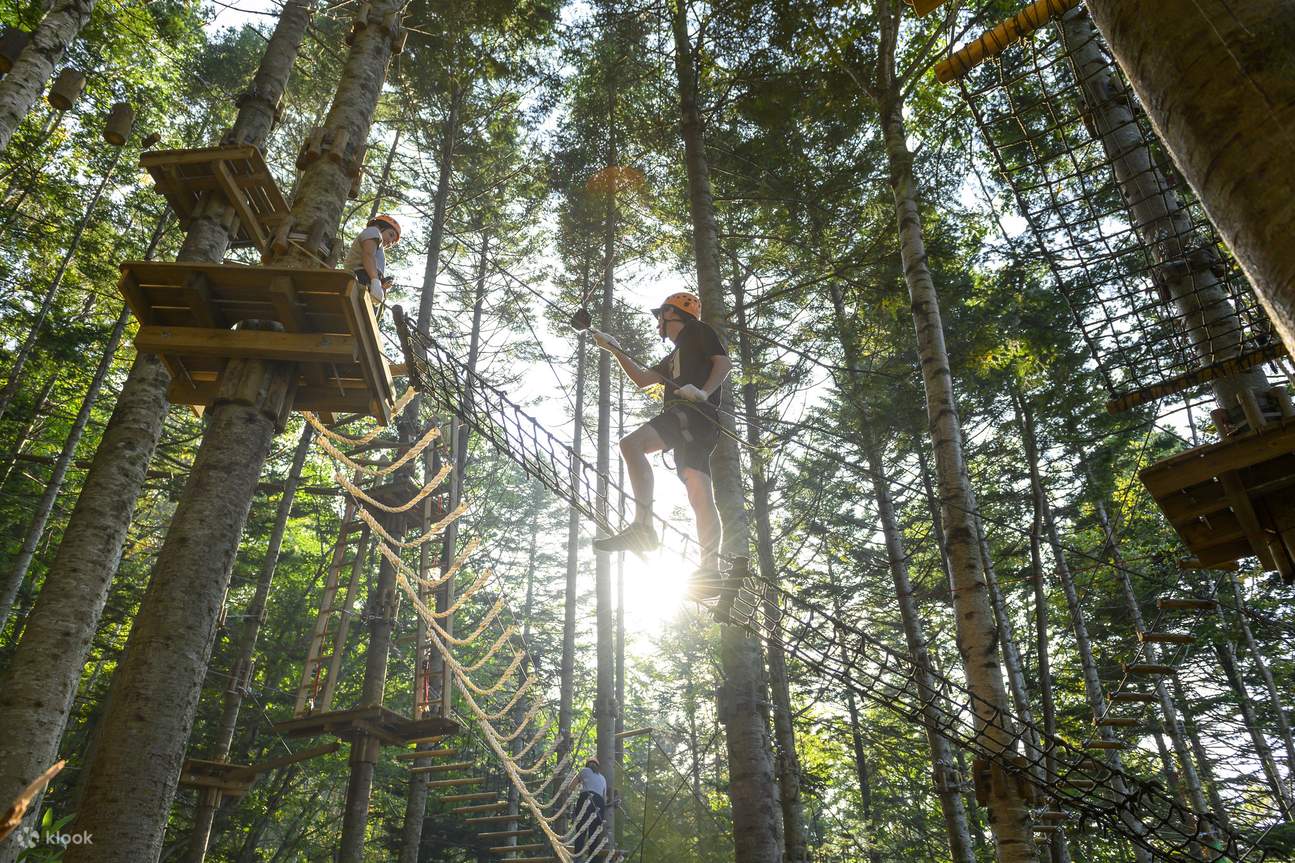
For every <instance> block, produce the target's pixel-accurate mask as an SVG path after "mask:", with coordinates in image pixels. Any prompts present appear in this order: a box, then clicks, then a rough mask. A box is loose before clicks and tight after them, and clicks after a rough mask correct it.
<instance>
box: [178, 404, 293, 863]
mask: <svg viewBox="0 0 1295 863" xmlns="http://www.w3.org/2000/svg"><path fill="white" fill-rule="evenodd" d="M313 432H314V428H313V427H312V426H311V425H310V424H309V423H302V428H301V438H300V439H299V440H298V441H297V448H296V450H295V451H294V452H293V454H292V465H291V467H289V468H288V475H287V476H286V477H284V480H283V492H282V494H280V495H279V505H278V508H277V509H276V510H275V514H274V527H273V528H271V529H270V539H269V542H267V543H266V547H265V557H264V558H263V559H262V560H261V571H260V572H259V573H258V575H257V579H256V591H255V592H254V593H253V594H252V599H251V601H250V602H248V604H247V609H246V612H245V614H244V616H243V629H242V632H241V633H239V638H238V647H237V650H238V654H237V656H235V657H234V662H233V664H232V665H231V666H230V670H229V685H228V686H227V687H226V688H225V694H224V704H223V706H222V709H221V714H220V722H219V723H218V724H217V726H216V737H215V739H214V740H213V741H212V743H211V746H210V749H209V752H208V755H209V756H210V758H211V760H213V761H228V760H229V750H230V747H231V746H233V744H234V729H235V728H237V727H238V713H239V710H240V708H241V707H242V705H243V695H244V693H245V692H246V689H245V687H249V686H250V685H251V682H252V657H253V656H254V655H255V654H256V641H257V638H258V637H259V636H260V634H261V626H262V624H264V623H265V614H266V605H267V603H268V602H269V598H270V586H271V584H272V583H273V581H274V570H275V567H277V566H278V564H279V550H280V548H282V546H283V534H284V532H285V531H286V530H287V528H288V518H289V517H290V516H291V515H292V501H293V498H294V497H295V496H296V494H297V483H298V482H299V481H300V480H301V471H302V468H303V467H304V466H305V464H306V456H307V455H309V453H310V443H311V441H312V440H313V437H314V435H313ZM219 804H220V795H219V794H214V793H210V792H208V791H206V790H205V789H204V790H203V791H200V792H199V795H198V809H197V811H196V812H195V813H194V816H193V828H192V830H191V831H190V833H189V844H188V848H187V850H186V852H185V855H184V860H185V863H202V861H203V858H205V857H206V856H207V846H208V844H209V843H210V840H211V825H212V822H213V821H214V820H215V817H216V808H217V806H218V805H219Z"/></svg>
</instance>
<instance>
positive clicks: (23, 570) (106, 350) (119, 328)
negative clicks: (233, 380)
mask: <svg viewBox="0 0 1295 863" xmlns="http://www.w3.org/2000/svg"><path fill="white" fill-rule="evenodd" d="M169 216H170V212H169V211H167V212H166V213H164V214H163V215H162V217H161V218H159V219H158V220H157V225H156V227H154V229H153V235H152V237H151V238H150V239H149V243H148V249H147V250H146V251H145V253H144V258H145V260H149V259H151V258H152V257H153V253H154V252H155V251H157V245H158V243H159V242H161V240H162V233H163V231H164V230H165V229H166V223H167V221H169ZM129 322H130V309H129V308H127V307H126V306H125V305H123V306H122V308H121V311H120V312H118V314H117V320H116V322H115V323H114V324H113V328H112V330H111V332H109V333H108V341H107V342H106V343H105V344H104V346H103V354H102V356H100V358H99V365H98V366H97V367H96V368H95V370H94V376H93V377H92V378H91V379H90V386H89V387H88V388H87V389H86V393H85V395H84V396H83V397H82V399H81V407H80V408H78V409H77V412H76V417H75V418H74V419H73V420H72V427H71V428H70V429H68V433H67V437H66V438H64V439H63V448H62V449H61V450H60V451H59V454H58V458H57V459H55V461H54V467H53V469H52V470H51V471H50V476H49V479H48V480H47V481H46V483H45V491H44V492H43V493H42V494H41V497H40V500H38V501H37V502H36V510H35V512H34V513H32V519H31V524H29V525H28V527H27V533H26V538H25V539H24V540H23V545H22V548H21V549H19V551H18V558H17V560H16V561H15V562H14V565H13V571H12V572H11V573H10V575H9V578H8V581H7V582H6V583H5V589H6V591H7V590H8V589H9V588H11V587H12V590H13V592H14V593H15V594H16V593H17V590H18V586H19V585H20V584H22V581H23V579H24V578H26V577H27V570H28V568H29V567H30V566H31V562H32V558H33V557H34V556H35V554H36V546H37V545H38V544H39V543H40V540H41V537H42V536H44V534H45V525H46V524H47V523H48V522H49V517H50V513H51V512H53V511H54V502H55V501H56V500H57V499H58V495H59V492H60V491H62V489H63V480H64V479H66V477H67V471H68V468H69V467H71V466H72V459H74V458H75V457H76V448H77V446H78V445H79V444H80V443H81V435H82V434H84V433H85V427H86V424H87V423H88V422H89V421H90V412H91V411H92V410H94V406H95V403H96V402H97V401H98V400H99V391H100V390H101V389H102V388H103V382H104V379H105V378H107V376H108V370H109V369H110V368H112V362H113V360H114V359H115V358H116V355H117V347H118V346H119V345H120V344H121V337H122V334H123V333H124V332H125V331H126V324H128V323H129ZM12 604H13V596H12V595H7V596H0V629H3V628H4V623H5V617H6V615H7V612H8V610H9V608H10V607H11V606H12Z"/></svg>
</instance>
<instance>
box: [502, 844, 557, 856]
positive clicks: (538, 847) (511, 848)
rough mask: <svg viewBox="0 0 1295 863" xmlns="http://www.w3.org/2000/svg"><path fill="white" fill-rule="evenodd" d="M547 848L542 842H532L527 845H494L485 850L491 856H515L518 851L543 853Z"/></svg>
mask: <svg viewBox="0 0 1295 863" xmlns="http://www.w3.org/2000/svg"><path fill="white" fill-rule="evenodd" d="M547 847H549V846H547V845H545V844H544V843H543V842H533V843H531V844H529V845H496V846H495V847H493V848H490V849H487V850H489V851H490V853H491V854H515V853H517V852H518V851H543V850H544V849H545V848H547Z"/></svg>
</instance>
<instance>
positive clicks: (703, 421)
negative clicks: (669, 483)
mask: <svg viewBox="0 0 1295 863" xmlns="http://www.w3.org/2000/svg"><path fill="white" fill-rule="evenodd" d="M717 419H718V414H717V413H716V412H715V409H714V407H713V406H711V405H709V404H708V405H704V406H698V407H696V408H693V407H686V406H683V405H679V406H675V407H671V408H668V409H666V411H665V413H663V414H661V415H660V416H656V417H653V418H652V419H650V420H649V421H648V425H650V426H652V428H654V429H656V433H657V434H658V435H660V436H661V440H662V442H664V443H665V450H666V451H667V452H673V453H674V464H675V472H676V473H678V474H679V476H680V477H681V478H682V477H683V472H684V468H692V469H693V470H699V471H701V472H702V473H704V474H706V475H707V476H710V454H711V452H712V451H714V449H715V444H717V443H719V426H718V425H716V420H717Z"/></svg>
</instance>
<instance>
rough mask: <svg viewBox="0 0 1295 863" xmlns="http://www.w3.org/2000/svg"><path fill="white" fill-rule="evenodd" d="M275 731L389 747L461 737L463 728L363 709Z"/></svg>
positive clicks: (334, 713)
mask: <svg viewBox="0 0 1295 863" xmlns="http://www.w3.org/2000/svg"><path fill="white" fill-rule="evenodd" d="M274 730H275V731H277V732H278V733H279V734H282V735H283V736H284V737H319V736H321V735H324V734H332V735H334V736H336V737H340V738H343V739H346V740H350V739H352V738H354V737H356V736H358V735H360V734H370V735H372V736H373V737H376V738H378V740H380V741H382V743H384V744H386V745H388V746H404V745H405V744H406V743H408V742H409V741H410V740H415V739H417V738H419V737H430V736H431V735H433V734H457V733H458V732H459V730H460V729H459V724H458V723H457V722H455V721H454V720H453V719H445V718H443V717H440V716H429V717H426V718H424V719H409V718H408V717H405V716H401V715H400V714H399V713H396V712H395V711H394V710H388V709H387V708H385V707H360V708H356V709H354V710H331V711H329V712H327V713H316V714H313V715H308V716H299V717H297V718H295V719H289V720H286V721H284V722H276V723H275V724H274Z"/></svg>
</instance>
